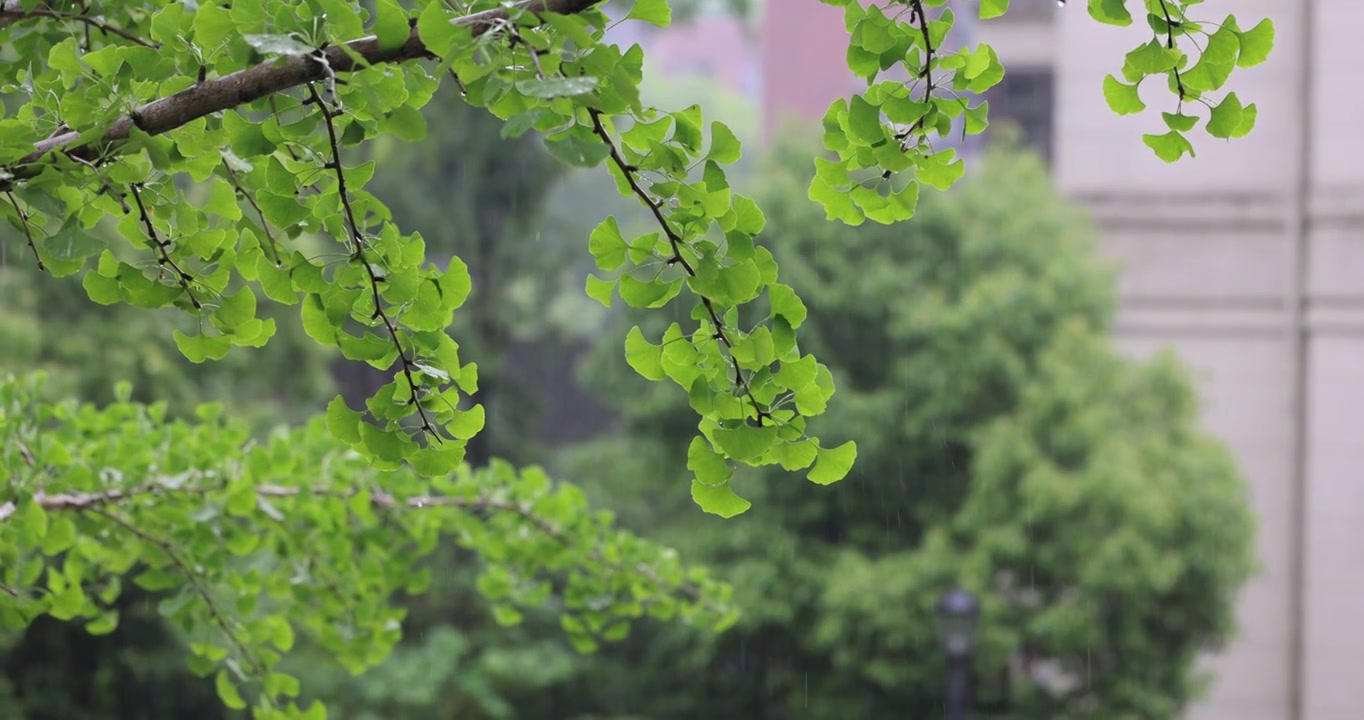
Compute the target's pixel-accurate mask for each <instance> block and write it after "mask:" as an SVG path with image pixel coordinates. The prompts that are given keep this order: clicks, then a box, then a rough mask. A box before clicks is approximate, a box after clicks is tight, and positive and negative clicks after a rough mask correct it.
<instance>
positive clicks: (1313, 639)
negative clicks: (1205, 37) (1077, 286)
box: [1053, 0, 1364, 720]
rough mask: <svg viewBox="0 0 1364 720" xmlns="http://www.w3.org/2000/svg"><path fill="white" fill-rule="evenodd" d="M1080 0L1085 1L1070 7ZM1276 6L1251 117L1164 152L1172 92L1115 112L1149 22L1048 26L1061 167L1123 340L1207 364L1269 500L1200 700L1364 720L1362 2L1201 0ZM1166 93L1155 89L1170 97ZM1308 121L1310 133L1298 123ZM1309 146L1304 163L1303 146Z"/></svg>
mask: <svg viewBox="0 0 1364 720" xmlns="http://www.w3.org/2000/svg"><path fill="white" fill-rule="evenodd" d="M1075 9H1076V10H1080V8H1075ZM1228 12H1234V13H1236V14H1237V15H1238V16H1240V17H1241V18H1245V22H1243V25H1248V24H1249V22H1250V21H1251V20H1252V19H1258V18H1259V17H1264V16H1268V17H1270V18H1272V19H1273V20H1274V23H1275V25H1276V29H1277V40H1276V47H1275V52H1274V55H1273V56H1272V58H1271V60H1270V61H1269V62H1268V63H1266V64H1265V65H1263V66H1261V67H1258V68H1255V69H1252V70H1241V71H1238V73H1237V75H1236V76H1234V79H1233V83H1232V86H1231V87H1230V88H1229V89H1231V90H1235V91H1237V93H1238V95H1239V96H1240V97H1242V98H1243V99H1245V100H1246V101H1254V102H1256V103H1257V106H1258V108H1259V118H1258V123H1257V127H1256V130H1255V131H1254V133H1253V134H1252V135H1251V136H1250V137H1248V138H1244V139H1241V140H1237V141H1233V142H1227V143H1224V142H1221V141H1217V140H1214V139H1212V138H1210V137H1208V136H1206V135H1202V134H1200V133H1197V132H1196V133H1195V137H1194V145H1195V147H1196V148H1197V151H1198V157H1197V158H1196V159H1187V158H1186V159H1185V160H1183V161H1181V162H1180V163H1178V164H1176V165H1166V164H1164V163H1162V162H1160V161H1158V160H1157V159H1155V158H1154V157H1153V156H1152V153H1151V152H1150V151H1149V150H1148V149H1147V148H1145V147H1144V146H1143V145H1142V144H1141V143H1140V137H1139V135H1140V133H1142V132H1162V131H1163V127H1161V123H1160V119H1159V117H1158V116H1157V115H1156V113H1157V112H1158V111H1160V110H1165V109H1167V107H1166V106H1168V105H1171V104H1172V103H1171V102H1170V101H1171V100H1172V99H1173V98H1171V97H1170V96H1168V95H1162V93H1159V92H1153V93H1151V94H1150V95H1146V94H1145V93H1143V96H1144V98H1145V99H1146V100H1147V102H1148V104H1151V107H1150V109H1149V111H1148V113H1145V114H1142V115H1140V116H1131V117H1127V118H1119V117H1117V116H1115V115H1113V114H1112V113H1111V112H1109V111H1108V109H1107V108H1106V107H1105V106H1104V101H1103V99H1102V95H1101V93H1100V87H1101V85H1100V83H1101V82H1102V79H1103V76H1104V75H1105V74H1106V73H1108V72H1111V71H1113V70H1114V69H1116V68H1118V67H1120V65H1121V61H1122V54H1123V52H1124V51H1125V50H1126V49H1129V48H1131V47H1133V46H1134V45H1135V43H1136V42H1139V41H1140V39H1141V35H1140V33H1141V32H1142V30H1136V29H1133V28H1128V29H1121V28H1107V27H1104V26H1101V25H1098V24H1096V23H1094V22H1093V21H1092V20H1091V19H1089V18H1088V17H1086V16H1085V15H1084V13H1083V12H1059V13H1056V15H1057V17H1056V20H1055V24H1054V29H1053V32H1054V33H1055V43H1054V45H1055V47H1057V48H1058V51H1057V52H1058V55H1057V57H1056V58H1055V61H1056V72H1057V88H1058V94H1057V99H1056V124H1055V138H1054V141H1055V145H1056V164H1055V171H1056V181H1057V183H1058V184H1059V186H1060V187H1061V189H1062V190H1063V191H1064V192H1066V193H1067V194H1068V195H1070V196H1072V197H1074V198H1075V199H1077V200H1080V201H1081V202H1083V203H1085V204H1086V205H1087V206H1088V207H1089V208H1090V209H1091V210H1092V211H1093V213H1094V215H1095V217H1096V219H1097V220H1098V221H1099V223H1100V226H1101V227H1102V228H1103V231H1104V236H1105V244H1106V247H1107V249H1108V251H1109V252H1110V253H1112V254H1113V255H1115V256H1116V257H1118V258H1119V259H1120V260H1121V261H1123V262H1124V263H1125V265H1126V272H1125V274H1124V276H1123V279H1122V284H1121V288H1120V289H1121V297H1122V312H1121V319H1120V322H1119V326H1118V333H1119V337H1120V340H1121V342H1122V343H1123V345H1124V346H1125V347H1127V348H1128V349H1130V350H1131V351H1132V352H1134V353H1145V352H1148V351H1150V350H1152V349H1154V348H1155V347H1157V346H1171V347H1174V348H1175V349H1176V351H1177V352H1178V353H1179V354H1180V355H1181V356H1182V357H1183V358H1184V359H1185V360H1186V361H1187V362H1189V363H1190V364H1191V365H1192V366H1193V367H1194V368H1196V369H1198V370H1199V371H1201V372H1202V373H1203V385H1202V389H1203V393H1204V397H1205V398H1206V400H1207V418H1206V422H1207V425H1208V427H1210V428H1211V429H1212V430H1213V431H1215V432H1217V433H1218V434H1219V435H1221V436H1222V437H1223V438H1224V439H1225V440H1226V441H1227V442H1228V443H1229V445H1230V446H1231V448H1232V449H1233V450H1234V451H1235V453H1236V454H1237V457H1238V459H1239V460H1240V462H1241V465H1242V468H1243V470H1244V472H1245V473H1246V475H1247V477H1248V479H1249V481H1250V484H1251V487H1252V493H1253V497H1254V502H1255V507H1256V510H1257V512H1258V515H1259V522H1260V537H1259V558H1260V562H1261V567H1262V571H1261V574H1260V575H1259V576H1258V577H1257V578H1256V579H1255V580H1254V581H1253V582H1252V583H1251V584H1250V585H1249V586H1248V587H1247V588H1246V590H1245V592H1244V593H1243V596H1242V598H1241V601H1240V607H1239V613H1238V614H1239V620H1240V625H1241V628H1242V629H1241V634H1240V637H1239V638H1238V639H1237V641H1236V642H1235V643H1234V644H1233V645H1232V646H1231V647H1229V648H1228V649H1227V650H1226V652H1224V653H1222V654H1220V655H1218V656H1216V657H1213V658H1210V659H1209V662H1208V665H1209V667H1210V669H1212V670H1214V672H1216V674H1217V680H1216V683H1215V685H1214V686H1213V689H1212V692H1211V694H1210V696H1209V698H1208V699H1207V700H1206V702H1204V703H1203V704H1201V705H1200V706H1199V707H1198V708H1196V709H1195V711H1194V712H1193V713H1191V717H1193V718H1195V719H1196V720H1242V719H1244V720H1258V719H1260V718H1263V719H1264V720H1309V719H1310V720H1344V719H1345V718H1351V719H1354V720H1357V719H1358V718H1364V683H1361V682H1360V678H1359V669H1360V667H1361V664H1360V660H1359V658H1360V657H1364V621H1362V620H1361V619H1360V615H1359V612H1358V611H1359V610H1360V609H1361V608H1364V482H1361V481H1362V480H1364V478H1361V477H1360V468H1361V467H1364V422H1361V420H1364V412H1362V411H1361V410H1360V408H1364V322H1362V320H1364V138H1362V137H1361V135H1360V133H1359V132H1358V128H1357V127H1356V125H1357V123H1353V122H1351V121H1349V120H1347V119H1346V117H1348V116H1349V113H1351V112H1355V113H1358V112H1360V111H1361V110H1364V82H1361V79H1362V78H1361V73H1360V71H1359V68H1360V67H1361V66H1364V45H1361V44H1360V43H1359V42H1358V41H1357V39H1355V34H1354V33H1353V32H1352V31H1351V28H1356V27H1359V26H1360V24H1361V23H1364V3H1359V2H1356V1H1355V0H1295V1H1294V2H1282V1H1281V0H1241V1H1239V2H1232V1H1231V0H1210V1H1209V2H1207V3H1205V4H1203V5H1200V6H1198V14H1199V15H1200V16H1202V17H1208V18H1209V19H1214V20H1221V18H1222V17H1223V16H1225V14H1226V13H1228ZM1156 103H1160V105H1159V106H1157V105H1156ZM1304 130H1306V131H1307V132H1304ZM1304 157H1305V158H1306V159H1307V160H1308V162H1303V161H1302V160H1303V158H1304Z"/></svg>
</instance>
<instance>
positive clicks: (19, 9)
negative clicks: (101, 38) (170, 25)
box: [0, 0, 161, 50]
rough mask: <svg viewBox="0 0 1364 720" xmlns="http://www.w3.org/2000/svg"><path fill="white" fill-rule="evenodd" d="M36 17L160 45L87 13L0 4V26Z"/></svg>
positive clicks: (13, 1)
mask: <svg viewBox="0 0 1364 720" xmlns="http://www.w3.org/2000/svg"><path fill="white" fill-rule="evenodd" d="M38 17H42V18H51V19H54V20H70V21H74V22H79V23H82V24H84V25H85V26H86V28H93V29H95V30H99V31H100V32H103V33H108V34H111V35H117V36H119V37H121V38H123V39H124V40H127V41H128V42H133V43H137V44H138V45H141V46H142V47H148V48H151V49H153V50H156V49H158V48H160V47H161V45H160V44H159V43H155V42H152V41H150V40H144V39H143V38H140V37H138V36H136V35H134V34H132V33H130V32H128V31H126V30H122V29H120V28H117V27H114V26H113V25H110V24H108V23H106V22H104V21H103V20H99V19H98V18H93V17H90V16H89V15H84V14H80V13H65V12H61V11H59V10H55V9H53V8H51V7H37V8H33V9H32V10H25V9H24V7H23V3H22V2H21V0H6V1H5V2H4V3H3V4H0V28H5V27H8V26H10V25H13V24H14V23H17V22H20V21H22V20H27V19H29V18H38ZM86 46H87V47H88V46H89V38H88V37H87V38H86Z"/></svg>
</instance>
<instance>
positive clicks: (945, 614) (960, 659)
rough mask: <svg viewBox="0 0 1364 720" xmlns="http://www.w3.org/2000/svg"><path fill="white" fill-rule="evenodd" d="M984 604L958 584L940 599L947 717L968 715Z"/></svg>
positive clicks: (960, 719) (957, 718)
mask: <svg viewBox="0 0 1364 720" xmlns="http://www.w3.org/2000/svg"><path fill="white" fill-rule="evenodd" d="M979 618H980V606H979V605H977V604H976V598H975V597H974V596H973V595H971V593H969V592H966V591H965V590H962V589H961V588H957V589H955V590H952V591H950V592H948V593H947V594H946V595H944V596H943V597H942V600H940V601H939V602H938V631H939V634H940V635H941V638H942V644H943V652H944V654H946V655H947V718H946V720H964V718H965V717H966V696H967V688H966V676H967V670H968V668H969V667H970V661H971V651H972V650H973V649H974V647H975V641H976V622H977V620H979Z"/></svg>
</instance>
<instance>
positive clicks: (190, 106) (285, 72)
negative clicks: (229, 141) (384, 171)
mask: <svg viewBox="0 0 1364 720" xmlns="http://www.w3.org/2000/svg"><path fill="white" fill-rule="evenodd" d="M599 1H600V0H522V2H520V3H518V4H517V7H519V8H521V9H525V10H528V11H530V12H533V13H542V12H553V13H558V14H562V15H571V14H575V13H579V12H582V11H583V10H586V9H588V8H589V7H592V6H593V5H595V4H597V3H598V2H599ZM18 5H19V3H18V2H17V0H6V1H5V2H3V4H0V28H3V27H5V26H6V25H9V24H11V23H13V22H16V21H17V20H22V19H25V18H26V17H28V15H26V14H24V13H23V11H22V10H20V9H18ZM35 13H38V11H35ZM506 18H507V11H506V10H505V9H503V8H493V9H490V10H484V11H482V12H477V13H473V14H471V15H465V16H463V17H458V18H455V19H453V20H451V21H450V22H451V23H453V24H455V25H468V26H472V27H473V32H474V35H481V34H483V33H485V32H487V31H488V30H489V29H490V28H492V27H493V24H494V23H495V22H497V21H498V20H505V19H506ZM346 47H347V48H349V49H350V51H351V52H354V53H355V54H357V55H359V56H360V57H362V58H364V59H365V61H366V62H368V63H370V64H371V65H374V64H379V63H397V62H407V61H410V60H418V59H422V58H427V57H430V56H431V53H430V52H429V51H428V50H427V49H426V46H425V45H423V44H422V41H421V38H420V37H418V34H417V29H416V27H415V26H414V27H413V28H412V32H411V34H410V35H409V36H408V38H407V42H405V43H403V44H402V45H401V46H399V47H396V48H391V49H388V50H383V49H380V47H379V40H378V38H376V37H373V36H370V37H363V38H359V39H357V40H352V41H350V42H348V43H346ZM325 53H326V58H327V66H328V67H330V68H331V70H332V71H333V72H339V73H342V72H350V71H352V70H355V69H356V67H355V65H356V63H355V61H354V60H352V59H351V55H350V54H348V53H347V52H346V51H345V50H344V49H342V48H341V47H340V46H332V47H329V48H327V49H326V51H325ZM325 76H326V69H325V68H324V66H323V65H322V63H320V62H318V61H317V60H314V59H312V58H308V57H289V58H287V59H285V60H283V61H280V60H278V59H271V60H268V61H266V62H263V63H261V64H260V65H256V66H254V67H250V68H247V69H245V70H239V71H237V72H234V73H232V74H230V75H224V76H223V77H218V78H212V79H209V80H205V81H203V82H201V83H198V84H196V85H194V86H193V87H190V88H187V89H185V90H181V91H180V92H178V93H175V94H174V95H170V96H168V97H164V98H161V99H159V100H154V101H152V102H149V103H147V104H145V105H143V106H141V107H139V108H137V109H136V110H134V111H132V112H131V113H129V114H128V115H125V116H123V117H121V118H119V119H118V120H117V121H115V122H114V124H113V125H112V126H110V127H109V129H108V130H106V131H105V133H104V135H103V136H102V137H101V138H100V140H99V141H98V142H95V143H86V144H84V145H79V146H72V144H73V143H74V142H75V141H76V139H77V138H79V137H80V132H78V131H74V130H73V131H71V132H67V133H63V134H61V135H56V136H54V137H51V138H48V139H46V140H43V141H41V142H39V143H36V144H35V145H34V149H33V152H32V153H30V154H29V155H28V156H26V157H25V158H24V159H23V160H22V161H20V165H21V166H22V165H28V164H31V163H34V162H37V161H38V160H40V159H42V157H43V156H44V155H47V154H48V153H50V152H53V151H54V150H60V151H62V152H65V153H66V154H68V155H73V156H75V157H78V158H81V159H83V160H93V159H94V156H95V153H96V151H95V147H96V146H97V145H99V144H101V143H109V142H117V141H120V140H126V139H128V136H129V134H130V133H131V131H132V129H133V128H134V127H137V128H139V129H141V130H142V131H143V132H146V133H148V134H151V135H158V134H160V133H164V132H169V131H171V130H174V129H176V128H178V127H181V126H183V125H185V124H187V123H190V122H192V121H194V120H197V119H199V118H201V117H204V116H206V115H211V114H213V113H215V112H221V111H223V110H228V109H231V108H234V107H237V106H239V105H245V104H247V103H249V102H252V101H254V100H259V99H261V98H264V97H268V96H270V95H273V94H275V93H278V92H282V91H284V90H288V89H290V88H294V87H298V86H300V85H303V84H304V83H308V82H314V81H318V80H322V79H323V78H324V77H325ZM68 146H70V147H68ZM0 185H3V183H0Z"/></svg>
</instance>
